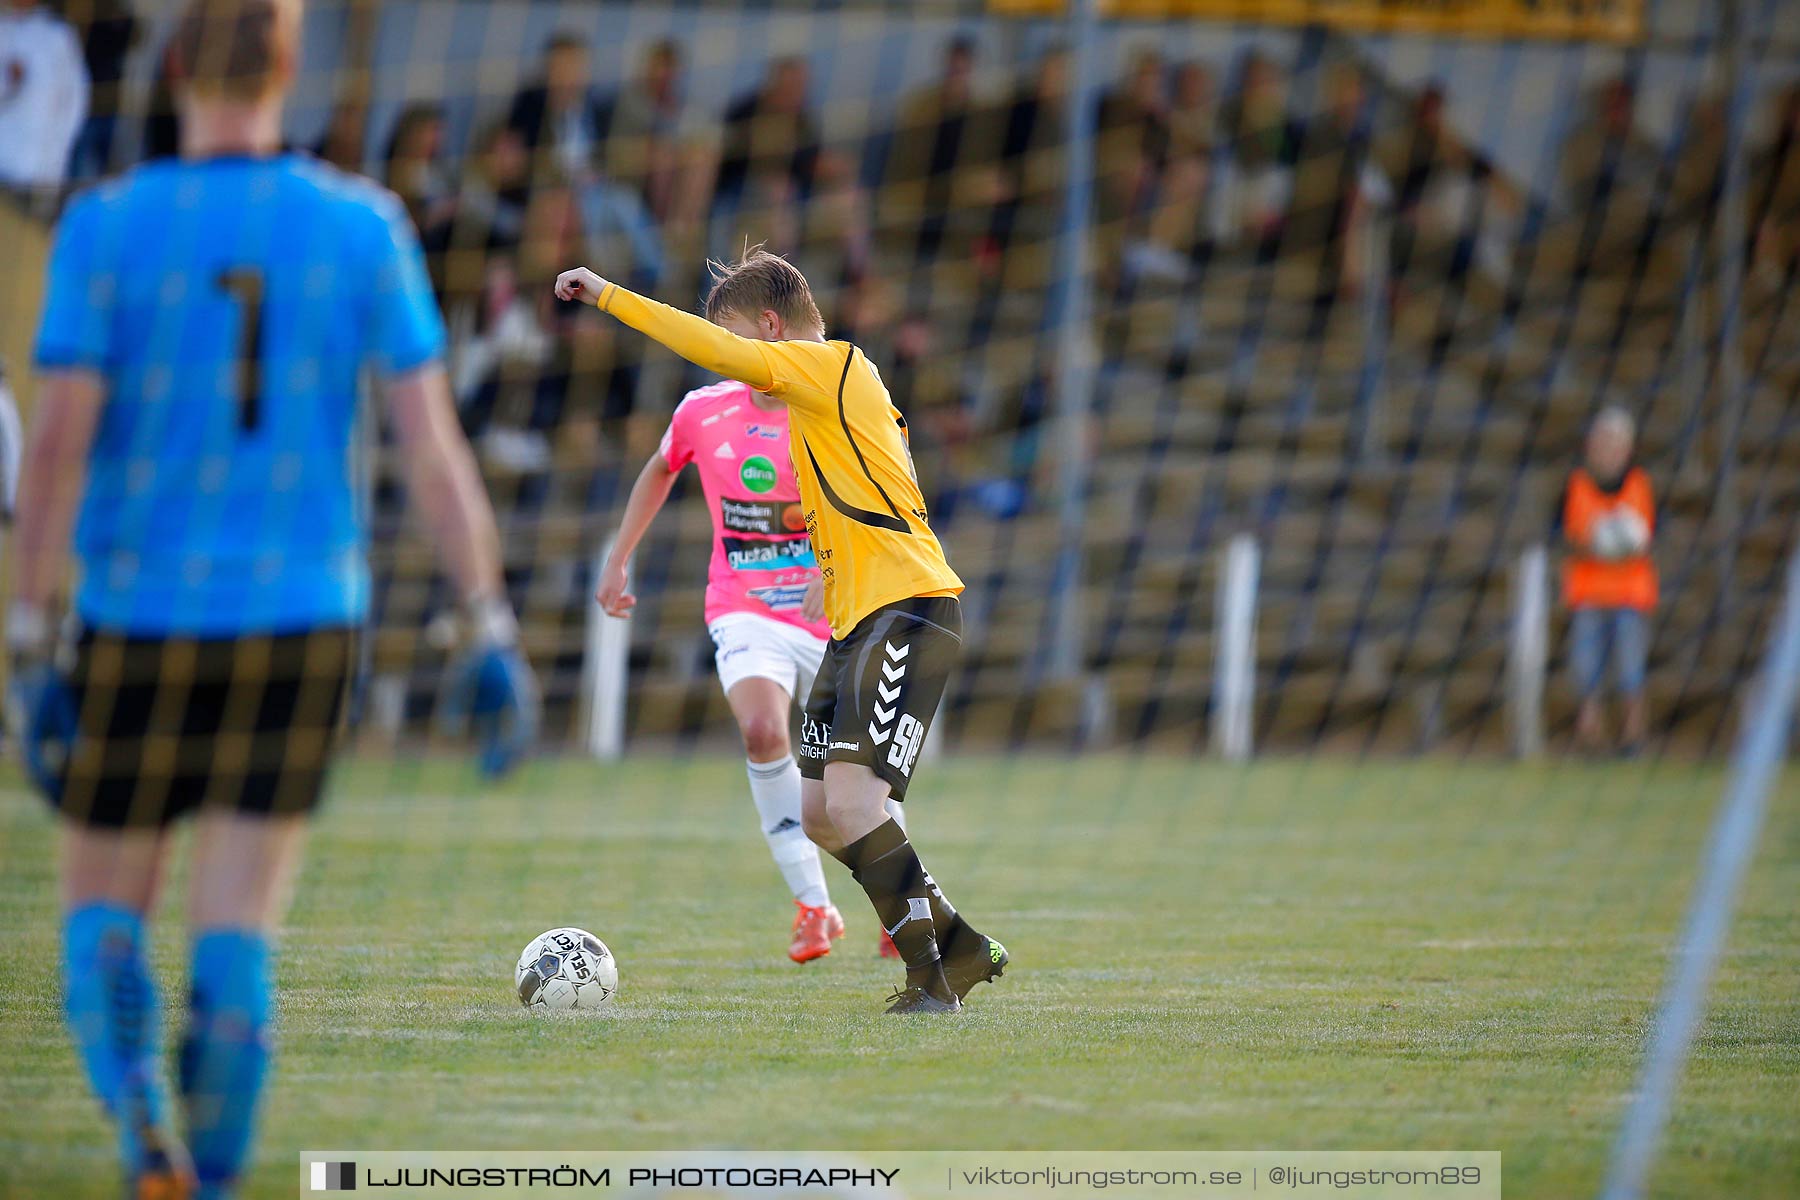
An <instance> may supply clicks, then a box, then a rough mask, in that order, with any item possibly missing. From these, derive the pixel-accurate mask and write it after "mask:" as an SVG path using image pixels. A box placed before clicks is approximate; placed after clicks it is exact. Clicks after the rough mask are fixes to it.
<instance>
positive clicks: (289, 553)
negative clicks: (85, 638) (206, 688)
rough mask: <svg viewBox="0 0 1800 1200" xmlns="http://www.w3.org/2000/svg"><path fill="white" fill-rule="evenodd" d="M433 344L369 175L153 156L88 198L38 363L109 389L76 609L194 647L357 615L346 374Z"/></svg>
mask: <svg viewBox="0 0 1800 1200" xmlns="http://www.w3.org/2000/svg"><path fill="white" fill-rule="evenodd" d="M443 349H444V330H443V322H442V320H441V319H440V317H439V316H438V311H437V305H436V303H435V301H434V299H433V296H432V292H431V286H430V283H429V281H428V279H427V276H426V272H425V264H424V258H423V256H422V254H421V253H420V250H419V243H418V237H417V235H416V234H415V233H414V231H413V229H412V226H411V224H410V222H409V221H408V220H407V217H406V214H405V210H404V208H403V207H402V206H401V204H400V202H399V200H398V199H397V198H395V197H394V196H393V195H392V194H391V193H389V192H387V191H385V190H383V189H381V188H378V187H376V186H375V185H373V184H371V183H369V182H367V181H366V180H362V179H358V178H356V177H354V176H351V175H347V174H345V173H343V172H341V171H338V170H336V169H335V168H332V167H329V166H326V165H324V164H323V163H320V162H318V161H316V160H314V159H312V158H309V157H306V156H304V155H280V156H276V157H270V158H248V157H246V158H213V159H203V160H197V161H180V160H164V161H159V162H154V163H150V164H148V165H145V166H142V167H139V168H137V169H136V170H134V171H132V172H130V173H129V174H127V175H125V176H124V177H122V178H121V179H119V180H116V181H114V182H110V183H106V184H102V185H100V186H99V187H97V188H95V189H93V190H91V191H89V192H86V193H84V194H83V195H82V196H80V197H79V198H78V199H76V200H75V201H74V202H73V203H72V204H71V205H70V207H69V209H68V211H67V212H66V213H65V214H64V216H63V219H62V222H61V223H60V225H59V226H58V228H57V232H56V243H55V248H54V249H53V251H52V253H51V258H50V269H49V283H48V288H47V296H46V298H45V303H44V314H43V323H42V326H41V329H40V331H39V334H38V340H37V347H36V353H35V358H36V361H37V364H38V366H39V367H40V368H45V369H51V370H55V369H67V368H88V369H91V370H94V371H96V372H98V373H99V374H100V376H101V377H102V378H103V379H104V381H105V384H106V396H105V404H104V407H103V408H102V410H101V414H100V421H99V427H98V429H97V431H96V433H95V436H94V443H93V449H92V452H91V454H90V457H89V460H88V477H87V485H86V491H85V493H84V495H83V497H82V502H81V510H80V515H79V518H78V521H77V524H76V530H75V555H76V559H77V562H78V566H79V570H80V581H79V584H78V586H77V589H76V594H75V606H76V611H77V612H78V614H79V615H80V616H81V617H82V619H83V620H85V621H87V622H88V623H90V624H93V625H96V626H100V627H103V628H106V629H111V630H118V631H121V632H124V633H128V634H144V635H170V634H181V635H189V636H198V637H226V636H235V635H241V634H248V633H259V632H271V633H279V632H290V631H298V630H304V629H309V628H314V627H318V626H321V625H332V624H343V623H355V622H360V621H362V620H363V619H364V617H365V616H366V614H367V611H368V606H369V572H368V564H367V560H366V554H365V544H366V529H365V519H364V514H363V511H362V509H363V506H362V503H361V500H360V498H359V495H358V491H359V489H358V487H357V483H356V479H355V475H354V472H353V467H352V453H351V447H352V442H353V439H354V438H355V436H356V429H357V425H358V420H357V396H358V390H359V389H358V384H359V376H360V374H361V372H362V369H363V368H364V367H365V366H371V367H373V368H375V369H376V370H377V371H378V372H380V373H383V374H385V375H395V374H399V373H403V372H406V371H410V370H412V369H414V368H416V367H420V366H422V365H425V364H427V363H429V362H431V361H433V360H435V359H438V358H439V357H441V355H442V353H443Z"/></svg>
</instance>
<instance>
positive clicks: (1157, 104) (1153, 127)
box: [1094, 46, 1170, 257]
mask: <svg viewBox="0 0 1800 1200" xmlns="http://www.w3.org/2000/svg"><path fill="white" fill-rule="evenodd" d="M1169 140H1170V133H1169V85H1168V68H1167V66H1166V65H1165V64H1164V62H1163V56H1162V52H1161V51H1159V50H1157V49H1155V48H1154V47H1151V46H1142V47H1139V48H1138V49H1137V50H1136V51H1134V52H1133V53H1132V56H1131V62H1130V64H1129V65H1128V66H1127V68H1126V71H1125V78H1124V79H1122V80H1121V81H1120V82H1119V83H1118V85H1117V86H1115V87H1114V88H1112V89H1111V90H1110V91H1108V92H1106V94H1105V95H1103V96H1101V97H1100V107H1099V111H1098V112H1097V113H1096V115H1095V121H1094V158H1095V161H1094V175H1095V178H1094V184H1095V189H1094V190H1095V196H1094V198H1095V201H1096V204H1095V217H1096V219H1097V220H1098V222H1099V224H1100V227H1101V230H1102V231H1103V233H1104V232H1105V231H1107V230H1109V229H1111V230H1115V231H1116V230H1117V229H1118V228H1119V227H1121V226H1122V225H1123V223H1124V222H1125V221H1126V220H1127V219H1129V218H1130V217H1131V216H1132V215H1134V214H1135V213H1136V212H1137V211H1138V210H1139V209H1140V208H1141V207H1142V206H1143V203H1144V201H1145V199H1146V198H1147V197H1148V196H1149V194H1150V191H1151V189H1152V188H1153V187H1154V186H1155V184H1156V178H1157V173H1158V172H1159V171H1161V169H1162V166H1163V163H1164V162H1165V161H1166V160H1167V158H1168V154H1169ZM1107 240H1109V241H1115V242H1116V240H1117V239H1116V237H1114V238H1110V239H1107ZM1109 257H1110V256H1109Z"/></svg>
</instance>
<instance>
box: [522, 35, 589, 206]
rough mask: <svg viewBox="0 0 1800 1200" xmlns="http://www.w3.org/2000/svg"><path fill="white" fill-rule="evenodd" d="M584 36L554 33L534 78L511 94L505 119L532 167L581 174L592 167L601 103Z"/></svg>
mask: <svg viewBox="0 0 1800 1200" xmlns="http://www.w3.org/2000/svg"><path fill="white" fill-rule="evenodd" d="M591 85H592V76H591V63H590V59H589V56H588V44H587V41H586V39H584V38H583V37H581V36H580V35H579V34H574V33H558V34H556V35H555V36H553V37H552V38H551V39H550V41H549V43H548V44H547V45H546V46H545V47H544V61H543V69H542V72H541V73H540V75H539V76H538V78H537V80H536V81H535V82H533V83H530V84H528V85H527V86H525V87H524V88H521V89H520V90H519V92H518V93H517V94H516V95H515V96H514V97H513V101H512V107H511V109H510V110H509V111H508V112H507V117H506V123H507V125H508V126H510V127H511V128H512V129H513V130H514V131H515V132H517V133H518V135H519V137H520V138H521V139H523V140H524V142H525V148H526V149H527V150H529V151H530V152H531V154H532V157H533V163H532V168H533V171H534V173H543V172H545V171H548V170H551V169H554V170H556V171H560V172H561V174H562V177H563V178H565V179H580V178H583V177H585V176H586V175H588V174H589V173H590V172H591V171H592V170H593V167H594V156H595V152H596V150H597V149H598V148H599V145H600V109H599V106H598V105H596V104H595V103H594V97H593V94H592V92H591V90H590V88H591Z"/></svg>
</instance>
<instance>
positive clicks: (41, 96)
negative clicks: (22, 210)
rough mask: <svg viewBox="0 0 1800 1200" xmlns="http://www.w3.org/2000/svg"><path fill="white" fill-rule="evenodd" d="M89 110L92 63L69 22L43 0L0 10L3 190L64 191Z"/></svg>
mask: <svg viewBox="0 0 1800 1200" xmlns="http://www.w3.org/2000/svg"><path fill="white" fill-rule="evenodd" d="M87 107H88V72H87V63H86V61H85V60H84V59H83V57H82V53H81V42H80V40H79V39H77V38H76V36H75V31H74V29H72V28H70V26H69V23H68V22H67V21H65V20H63V19H62V18H61V17H59V16H57V15H55V14H54V13H52V12H51V11H50V10H49V9H48V8H45V7H44V6H43V5H41V4H39V3H37V0H12V2H11V4H10V5H9V6H8V7H7V8H5V9H0V186H3V187H13V188H28V189H40V188H56V187H60V186H61V185H62V182H63V180H64V178H65V177H66V176H67V174H68V168H69V151H70V149H71V148H73V146H74V145H75V137H76V135H77V134H79V133H80V132H81V123H82V121H83V120H85V119H86V118H87Z"/></svg>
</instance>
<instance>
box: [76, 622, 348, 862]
mask: <svg viewBox="0 0 1800 1200" xmlns="http://www.w3.org/2000/svg"><path fill="white" fill-rule="evenodd" d="M355 658H356V634H355V632H354V631H353V630H351V629H345V628H328V629H315V630H310V631H307V632H304V633H293V634H280V635H264V636H251V637H241V638H201V639H196V638H163V637H127V636H123V635H121V634H117V633H109V632H106V631H104V630H88V631H86V632H84V633H83V634H82V635H81V637H80V639H79V641H78V642H77V643H76V662H75V670H74V675H73V678H72V680H71V682H72V684H73V687H74V691H75V700H76V705H77V711H78V712H79V713H80V718H79V733H78V734H77V736H76V739H75V743H74V745H73V746H72V747H71V748H70V753H69V759H68V762H67V763H66V764H65V766H64V769H63V775H62V781H61V786H60V787H59V788H58V789H57V793H56V795H55V796H54V797H52V799H51V804H52V805H53V806H54V807H55V808H56V809H57V810H58V811H59V812H61V813H62V815H63V816H64V817H66V818H68V819H69V820H71V821H74V822H75V823H77V824H80V825H85V826H90V827H97V828H108V829H125V828H129V829H157V828H161V827H163V826H165V825H168V824H169V823H171V822H173V821H175V820H176V819H178V818H180V817H181V816H183V815H185V814H187V813H190V812H193V811H195V810H196V809H201V808H217V809H221V810H226V811H232V812H241V813H255V814H262V815H268V816H284V815H289V814H296V813H308V812H311V811H312V810H313V809H314V808H315V807H317V806H318V803H319V793H320V791H321V789H322V788H323V786H324V782H325V769H326V767H327V765H328V764H329V762H330V759H331V754H332V751H333V749H334V747H335V745H336V742H337V738H338V732H339V724H340V719H341V717H342V713H343V707H344V693H345V691H346V689H347V687H348V685H349V681H350V676H351V672H352V670H353V668H354V665H355Z"/></svg>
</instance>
